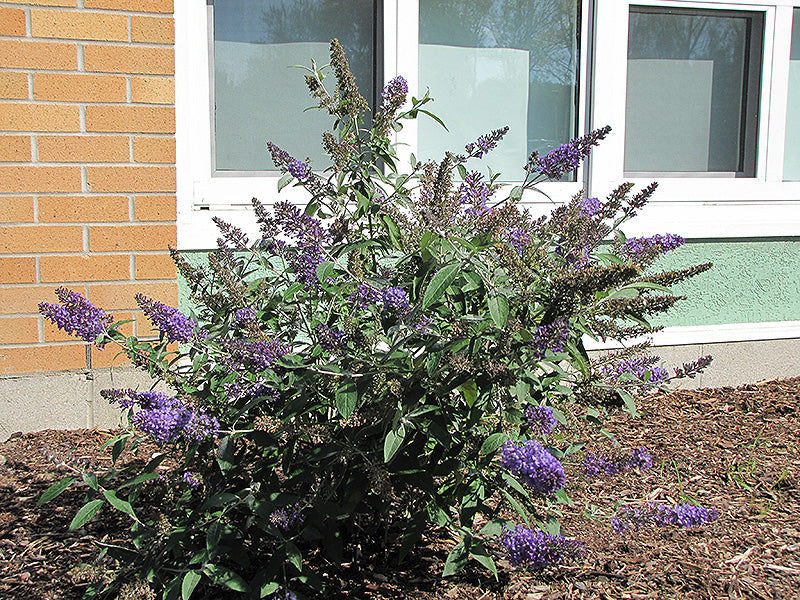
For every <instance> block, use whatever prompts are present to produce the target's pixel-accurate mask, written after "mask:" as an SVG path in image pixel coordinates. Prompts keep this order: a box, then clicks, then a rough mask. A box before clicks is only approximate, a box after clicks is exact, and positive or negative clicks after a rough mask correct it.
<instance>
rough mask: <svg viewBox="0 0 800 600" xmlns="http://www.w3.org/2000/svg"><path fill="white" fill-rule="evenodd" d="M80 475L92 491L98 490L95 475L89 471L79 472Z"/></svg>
mask: <svg viewBox="0 0 800 600" xmlns="http://www.w3.org/2000/svg"><path fill="white" fill-rule="evenodd" d="M81 476H82V477H83V482H84V483H85V484H86V485H88V486H89V487H90V488H92V489H93V490H94V491H98V490H99V487H100V486H99V485H98V483H97V475H95V474H94V473H92V472H91V471H84V472H83V473H81Z"/></svg>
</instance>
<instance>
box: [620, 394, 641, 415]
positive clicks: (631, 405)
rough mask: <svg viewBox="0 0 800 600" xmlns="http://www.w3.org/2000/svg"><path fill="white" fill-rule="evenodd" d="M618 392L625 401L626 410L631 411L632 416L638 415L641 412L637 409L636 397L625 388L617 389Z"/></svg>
mask: <svg viewBox="0 0 800 600" xmlns="http://www.w3.org/2000/svg"><path fill="white" fill-rule="evenodd" d="M617 393H618V394H619V396H620V398H622V401H623V402H624V403H625V410H626V411H627V412H628V413H630V415H631V416H632V417H638V416H639V412H638V411H637V410H636V399H635V398H634V397H633V396H631V395H630V393H628V392H626V391H625V390H617Z"/></svg>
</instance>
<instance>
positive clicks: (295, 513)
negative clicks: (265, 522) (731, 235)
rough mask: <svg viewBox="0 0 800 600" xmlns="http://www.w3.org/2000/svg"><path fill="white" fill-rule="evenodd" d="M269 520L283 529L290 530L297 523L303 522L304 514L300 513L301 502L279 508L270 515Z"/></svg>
mask: <svg viewBox="0 0 800 600" xmlns="http://www.w3.org/2000/svg"><path fill="white" fill-rule="evenodd" d="M269 521H270V523H272V524H273V525H274V526H275V527H277V528H278V529H280V530H281V531H289V530H290V529H291V528H292V527H294V526H295V525H298V524H300V523H302V522H303V515H302V514H301V513H300V504H299V503H297V504H294V505H293V506H285V507H284V508H279V509H278V510H276V511H275V512H273V513H272V514H270V516H269Z"/></svg>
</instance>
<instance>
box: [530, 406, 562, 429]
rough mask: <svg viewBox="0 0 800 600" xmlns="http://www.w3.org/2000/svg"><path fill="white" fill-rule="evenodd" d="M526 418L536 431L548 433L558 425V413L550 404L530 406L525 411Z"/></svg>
mask: <svg viewBox="0 0 800 600" xmlns="http://www.w3.org/2000/svg"><path fill="white" fill-rule="evenodd" d="M525 420H526V421H528V424H529V425H530V426H531V430H532V431H533V432H534V433H538V434H540V435H548V434H551V433H553V430H554V429H555V428H556V426H557V425H558V421H556V414H555V412H553V409H552V408H551V407H549V406H529V407H528V409H527V410H526V411H525Z"/></svg>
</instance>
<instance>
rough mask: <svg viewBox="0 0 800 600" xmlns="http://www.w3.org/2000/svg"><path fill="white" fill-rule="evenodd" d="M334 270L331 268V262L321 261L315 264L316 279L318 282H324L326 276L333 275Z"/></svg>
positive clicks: (326, 278)
mask: <svg viewBox="0 0 800 600" xmlns="http://www.w3.org/2000/svg"><path fill="white" fill-rule="evenodd" d="M335 274H336V271H335V270H334V268H333V263H332V262H331V261H329V260H326V261H324V262H321V263H319V264H318V265H317V279H319V282H320V283H325V282H326V281H327V280H328V277H333V276H334V275H335Z"/></svg>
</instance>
